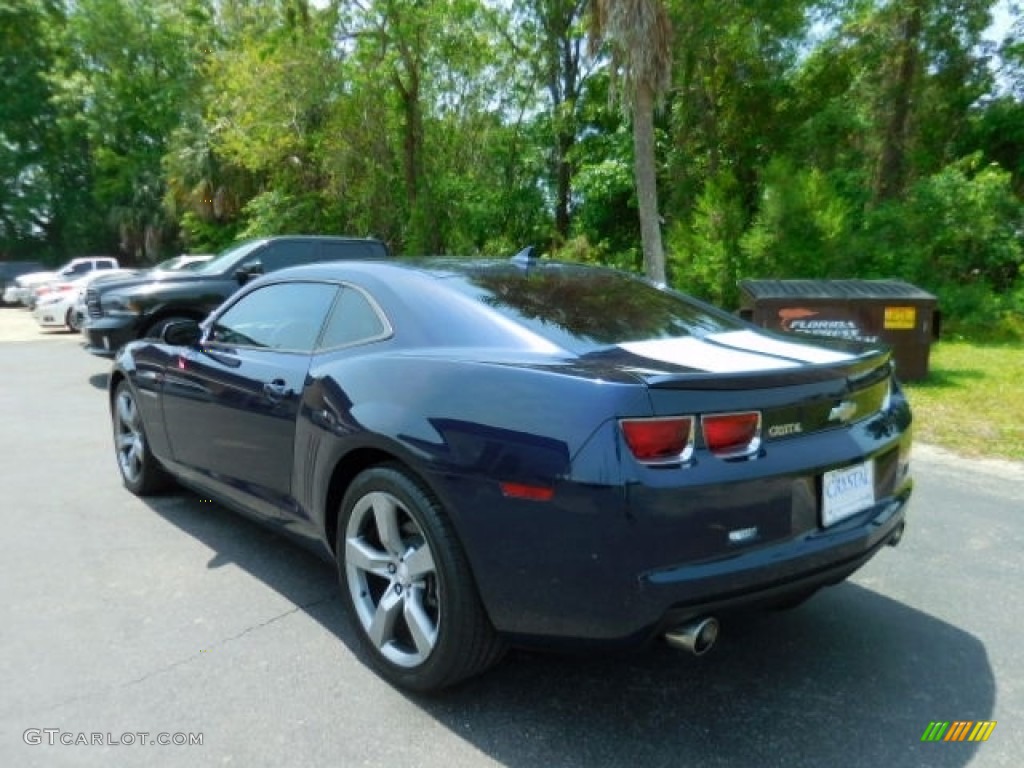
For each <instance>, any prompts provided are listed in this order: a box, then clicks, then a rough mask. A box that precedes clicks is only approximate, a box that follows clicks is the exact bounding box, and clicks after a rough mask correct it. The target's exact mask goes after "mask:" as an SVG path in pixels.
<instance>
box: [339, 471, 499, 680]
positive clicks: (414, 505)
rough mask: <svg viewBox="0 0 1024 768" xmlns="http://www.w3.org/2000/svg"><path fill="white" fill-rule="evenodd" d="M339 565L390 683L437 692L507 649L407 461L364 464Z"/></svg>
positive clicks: (376, 662)
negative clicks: (374, 465) (367, 467)
mask: <svg viewBox="0 0 1024 768" xmlns="http://www.w3.org/2000/svg"><path fill="white" fill-rule="evenodd" d="M337 542H338V546H337V560H338V571H339V576H340V578H341V584H342V592H343V594H344V597H345V602H346V604H347V607H348V609H349V614H350V617H351V618H352V620H353V624H354V625H355V629H356V633H357V635H358V637H359V642H360V645H361V647H362V649H363V651H364V655H365V656H366V657H367V658H368V660H369V662H370V664H371V665H372V666H373V667H374V668H375V669H376V670H377V672H378V673H380V674H381V676H383V677H384V678H386V679H387V680H388V681H390V682H391V683H392V684H394V685H396V686H399V687H401V688H406V689H409V690H413V691H421V692H426V691H433V690H438V689H440V688H444V687H447V686H449V685H452V684H454V683H457V682H459V681H460V680H463V679H465V678H467V677H471V676H472V675H475V674H478V673H480V672H482V671H483V670H485V669H486V668H487V667H489V666H491V665H493V664H494V663H496V662H497V661H498V660H499V659H500V658H501V655H502V653H503V651H504V643H503V642H502V641H501V639H500V638H499V637H498V636H497V634H496V633H495V631H494V628H493V627H492V626H491V623H490V620H489V619H488V618H487V615H486V613H485V611H484V608H483V605H482V603H481V601H480V597H479V595H478V594H477V590H476V586H475V581H474V579H473V574H472V572H471V571H470V568H469V564H468V562H467V561H466V557H465V554H464V553H463V551H462V547H461V546H460V545H459V542H458V540H457V538H456V536H455V532H454V531H453V530H452V527H451V523H450V522H449V520H448V518H447V517H446V516H445V514H444V511H443V509H442V508H441V505H440V503H439V502H438V501H437V499H435V498H434V497H433V495H432V494H430V493H429V491H427V490H426V488H425V487H424V486H423V485H422V484H421V483H420V482H419V481H418V480H417V479H416V478H414V477H413V476H412V475H411V474H410V473H409V472H408V471H407V470H406V469H405V468H403V467H401V466H398V465H383V466H379V467H374V468H371V469H368V470H366V471H365V472H363V473H362V474H361V475H359V476H358V477H357V478H356V479H355V480H354V481H353V483H352V485H351V486H350V487H349V490H348V492H347V493H346V494H345V499H344V501H343V502H342V508H341V514H340V515H339V519H338V538H337Z"/></svg>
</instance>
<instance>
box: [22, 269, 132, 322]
mask: <svg viewBox="0 0 1024 768" xmlns="http://www.w3.org/2000/svg"><path fill="white" fill-rule="evenodd" d="M124 274H134V272H133V270H130V269H105V270H96V271H93V272H90V273H89V274H88V275H86V276H85V277H80V278H78V279H77V280H72V281H70V282H61V283H55V284H54V285H53V286H52V290H50V291H48V292H47V293H44V294H43V295H41V296H40V297H39V298H38V300H37V302H36V305H35V308H34V309H33V310H32V317H34V318H35V320H36V322H37V323H39V326H40V327H41V328H67V329H68V330H69V331H80V330H81V329H82V323H83V322H84V321H85V312H84V311H83V309H82V307H83V306H84V302H85V291H86V289H87V288H88V287H89V284H90V283H92V282H93V281H94V280H96V279H98V278H100V277H107V276H110V275H124Z"/></svg>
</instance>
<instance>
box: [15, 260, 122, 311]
mask: <svg viewBox="0 0 1024 768" xmlns="http://www.w3.org/2000/svg"><path fill="white" fill-rule="evenodd" d="M120 266H121V265H120V264H119V263H118V261H117V259H115V258H113V257H112V256H82V257H79V258H76V259H72V260H71V261H69V262H68V263H67V264H65V265H64V266H63V267H61V268H60V269H58V270H56V271H53V272H48V271H43V272H29V273H28V274H24V275H20V276H18V277H16V278H15V280H14V282H15V285H16V286H17V290H16V291H15V292H14V293H12V298H13V299H14V300H15V301H18V302H20V303H22V304H24V305H25V306H27V307H28V308H29V309H32V308H33V306H34V305H35V301H36V299H37V298H38V295H37V294H36V292H35V289H36V288H38V287H39V286H42V285H46V284H48V283H55V282H60V281H70V280H74V279H75V278H76V277H84V276H85V275H87V274H88V273H90V272H92V271H94V270H107V269H118V268H119V267H120Z"/></svg>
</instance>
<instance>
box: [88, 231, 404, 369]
mask: <svg viewBox="0 0 1024 768" xmlns="http://www.w3.org/2000/svg"><path fill="white" fill-rule="evenodd" d="M389 256H390V253H389V252H388V248H387V246H386V245H385V244H384V243H382V242H381V241H380V240H373V239H361V238H352V237H327V236H319V235H302V236H299V235H295V236H284V237H266V238H260V239H257V240H246V241H244V242H242V243H238V244H237V245H234V246H232V247H231V248H229V249H228V250H226V251H223V252H222V253H220V254H218V255H217V256H216V257H215V258H214V259H213V260H212V261H209V262H207V263H206V264H204V265H203V266H202V267H200V268H199V269H195V270H192V271H189V272H184V273H176V272H162V273H160V274H159V276H153V275H150V276H143V275H140V276H138V277H128V278H123V279H117V278H112V279H108V280H103V281H101V282H99V283H96V284H94V285H92V286H90V287H89V289H88V291H87V292H86V306H87V308H88V315H87V317H86V319H85V320H86V322H85V326H84V327H83V328H82V333H83V334H84V335H85V336H86V337H87V338H88V349H89V351H90V352H92V353H94V354H97V355H103V356H110V355H113V354H114V353H115V352H117V350H118V349H120V348H121V347H122V346H124V345H125V344H127V343H128V342H129V341H132V340H134V339H141V338H145V337H149V336H159V335H160V333H161V332H162V331H163V328H164V326H165V325H167V324H168V323H170V322H173V321H175V320H183V319H192V320H198V321H201V320H203V319H204V318H205V317H206V316H207V315H208V314H209V313H210V312H211V311H212V310H213V309H215V308H216V307H217V306H219V305H220V304H221V302H223V301H224V299H226V298H227V297H228V296H230V295H231V294H232V293H234V292H235V291H236V290H238V288H239V286H241V285H244V284H245V282H246V281H247V280H249V279H250V278H251V277H254V276H255V275H262V274H265V273H267V272H274V271H276V270H278V269H283V268H284V267H294V266H297V265H299V264H309V263H312V262H315V261H334V260H336V259H386V258H388V257H389Z"/></svg>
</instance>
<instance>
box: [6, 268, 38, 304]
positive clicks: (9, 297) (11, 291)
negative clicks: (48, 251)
mask: <svg viewBox="0 0 1024 768" xmlns="http://www.w3.org/2000/svg"><path fill="white" fill-rule="evenodd" d="M42 270H43V265H42V264H40V263H39V262H38V261H0V304H15V303H17V301H18V299H17V296H16V294H15V290H16V289H17V285H16V284H15V282H14V278H16V277H20V276H21V275H27V274H28V273H30V272H40V271H42Z"/></svg>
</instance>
